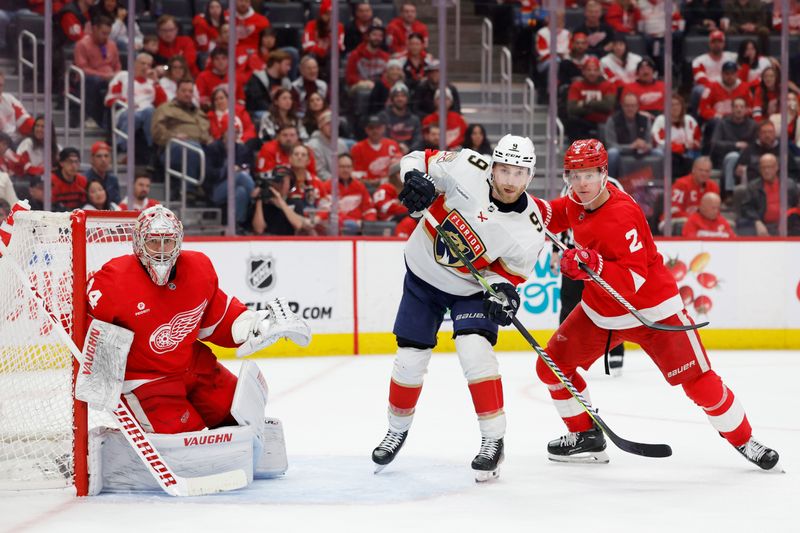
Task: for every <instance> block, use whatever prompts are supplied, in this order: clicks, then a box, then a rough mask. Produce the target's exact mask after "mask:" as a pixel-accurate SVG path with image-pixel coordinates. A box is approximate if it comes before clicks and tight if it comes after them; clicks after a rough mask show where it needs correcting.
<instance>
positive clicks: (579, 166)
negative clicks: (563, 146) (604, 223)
mask: <svg viewBox="0 0 800 533" xmlns="http://www.w3.org/2000/svg"><path fill="white" fill-rule="evenodd" d="M564 183H566V184H567V197H568V198H569V199H570V200H572V201H573V202H575V203H576V204H580V205H582V206H584V207H585V206H587V205H589V204H591V203H592V202H594V201H595V200H597V199H598V198H599V197H600V195H601V194H602V193H603V190H604V189H605V188H606V183H608V153H606V148H605V146H603V143H601V142H600V141H598V140H597V139H580V140H577V141H575V142H573V143H572V144H571V145H570V147H569V148H568V149H567V151H566V153H565V154H564ZM578 183H589V184H593V183H599V184H600V188H599V189H598V191H597V194H596V195H595V197H594V198H592V199H591V200H589V201H588V202H582V201H581V200H580V198H579V197H578V195H577V193H575V191H574V186H575V185H577V184H578Z"/></svg>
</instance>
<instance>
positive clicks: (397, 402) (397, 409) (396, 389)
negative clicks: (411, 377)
mask: <svg viewBox="0 0 800 533" xmlns="http://www.w3.org/2000/svg"><path fill="white" fill-rule="evenodd" d="M421 392H422V383H420V384H419V385H402V384H400V383H398V382H396V381H395V380H392V381H391V382H390V383H389V407H390V409H391V410H392V412H393V413H395V414H397V415H401V416H402V415H411V414H413V413H414V408H415V407H416V406H417V400H419V395H420V393H421Z"/></svg>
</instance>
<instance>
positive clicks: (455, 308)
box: [372, 135, 549, 481]
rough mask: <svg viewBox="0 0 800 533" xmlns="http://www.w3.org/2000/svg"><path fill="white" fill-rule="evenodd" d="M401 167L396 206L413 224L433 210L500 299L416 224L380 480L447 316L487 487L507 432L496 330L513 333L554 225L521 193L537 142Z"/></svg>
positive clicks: (429, 154)
mask: <svg viewBox="0 0 800 533" xmlns="http://www.w3.org/2000/svg"><path fill="white" fill-rule="evenodd" d="M400 165H401V175H402V176H403V177H404V180H405V184H404V187H403V190H402V191H401V193H400V195H399V199H400V201H401V202H402V203H403V204H404V205H405V206H406V207H407V208H408V210H409V211H410V212H411V213H412V215H414V213H417V214H419V213H420V212H421V211H423V210H424V209H428V210H429V211H430V213H431V214H432V215H433V216H434V217H435V218H436V220H438V221H439V223H440V224H441V226H442V227H443V229H444V230H445V231H446V232H447V233H448V234H449V235H450V236H451V238H452V239H453V240H455V242H456V243H457V244H458V245H459V246H460V248H461V251H463V252H464V254H465V256H466V257H467V258H468V259H469V260H470V261H471V262H472V263H473V265H475V267H476V268H477V269H478V270H479V271H481V273H482V275H483V276H484V277H485V278H486V279H487V280H488V281H489V283H491V284H492V287H493V288H494V289H495V291H496V292H497V293H498V294H499V295H500V296H501V298H500V299H497V298H492V297H491V296H490V295H489V294H488V293H484V292H483V290H482V287H481V285H480V284H479V283H478V282H477V281H476V280H475V279H474V278H473V277H472V276H471V275H470V273H469V271H468V270H467V268H466V267H465V266H464V265H463V264H462V263H461V262H460V261H459V259H458V258H457V257H453V256H452V255H451V254H450V253H449V251H448V248H447V246H446V245H445V243H444V242H443V241H442V240H441V238H440V237H438V235H437V233H436V230H435V228H434V227H432V226H431V225H430V223H429V222H427V221H425V220H423V221H422V222H421V223H420V224H418V225H417V228H416V229H415V230H414V232H413V233H412V234H411V237H410V238H409V241H408V244H407V245H406V249H405V260H406V267H407V270H406V276H405V280H404V283H403V297H402V300H401V302H400V307H399V309H398V311H397V318H396V319H395V324H394V329H393V332H394V334H395V336H396V338H397V347H398V348H397V355H396V357H395V360H394V368H393V370H392V378H391V382H390V385H389V431H388V432H387V433H386V436H385V437H384V439H383V441H382V442H381V443H380V444H379V445H378V447H377V448H375V450H374V451H373V452H372V460H373V461H374V462H375V464H376V465H377V467H376V472H379V471H380V470H382V469H383V468H384V467H385V466H386V465H388V464H389V463H390V462H391V461H392V460H393V459H394V458H395V456H396V454H397V452H398V451H399V450H400V448H401V447H402V446H403V443H404V442H405V439H406V436H407V435H408V430H409V428H410V427H411V422H412V419H413V416H414V409H415V407H416V404H417V400H418V399H419V395H420V392H421V390H422V382H423V376H424V375H425V372H426V371H427V367H428V362H429V361H430V357H431V350H432V349H433V347H434V346H436V334H437V332H438V331H439V327H440V326H441V324H442V320H443V318H444V315H445V313H446V312H447V310H448V309H449V310H450V316H451V318H452V320H453V336H454V338H455V345H456V352H457V353H458V358H459V361H460V363H461V367H462V369H463V371H464V376H465V377H466V379H467V382H468V384H469V391H470V394H471V395H472V402H473V404H474V406H475V412H476V414H477V416H478V425H479V426H480V431H481V437H482V438H481V447H480V451H479V453H478V455H477V456H475V459H474V460H473V461H472V469H473V470H474V471H475V473H476V481H485V480H488V479H492V478H494V477H496V476H497V475H498V466H499V464H500V462H501V461H502V460H503V437H504V435H505V430H506V417H505V414H504V412H503V387H502V382H501V379H500V371H499V368H498V363H497V358H496V356H495V354H494V350H493V346H494V344H495V343H496V342H497V331H498V325H502V326H507V325H509V324H511V320H512V319H513V317H514V315H515V313H516V311H517V309H518V308H519V303H520V299H519V295H518V294H517V290H516V286H517V285H519V284H521V283H523V282H524V281H525V280H526V279H527V278H528V277H529V276H530V275H531V274H532V273H533V269H534V265H535V264H536V261H537V257H538V255H539V252H540V251H541V249H542V247H543V245H544V232H543V229H544V227H545V226H546V225H547V222H548V220H547V219H548V218H549V217H548V215H547V213H549V210H548V207H547V204H546V203H544V202H541V201H540V200H536V199H534V198H533V197H532V196H530V195H528V194H527V193H526V192H525V190H526V188H527V187H528V185H529V184H530V182H531V179H532V178H533V173H534V167H535V165H536V155H535V153H534V148H533V143H532V142H531V140H530V139H528V138H527V137H517V136H514V135H506V136H505V137H503V138H502V139H501V140H500V142H499V143H498V144H497V147H496V148H495V150H494V153H493V155H492V157H491V158H488V157H485V156H483V155H481V154H479V153H477V152H474V151H472V150H467V149H464V150H461V151H459V152H447V151H445V152H442V151H437V150H425V151H424V152H422V151H416V152H412V153H410V154H408V155H406V156H405V157H403V159H402V161H401V162H400Z"/></svg>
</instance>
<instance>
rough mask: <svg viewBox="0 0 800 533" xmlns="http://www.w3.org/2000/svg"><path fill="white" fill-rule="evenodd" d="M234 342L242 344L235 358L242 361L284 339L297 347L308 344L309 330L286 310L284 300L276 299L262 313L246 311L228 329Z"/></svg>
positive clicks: (294, 315) (306, 324)
mask: <svg viewBox="0 0 800 533" xmlns="http://www.w3.org/2000/svg"><path fill="white" fill-rule="evenodd" d="M231 335H232V336H233V341H234V342H235V343H237V344H241V346H239V348H237V349H236V357H245V356H247V355H250V354H252V353H255V352H257V351H258V350H261V349H263V348H266V347H267V346H269V345H271V344H273V343H275V342H276V341H277V340H278V339H280V338H282V337H283V338H286V339H289V340H291V341H292V342H294V343H295V344H297V345H298V346H308V343H309V342H311V328H310V327H309V326H308V323H306V321H305V320H303V319H302V318H300V317H299V316H297V315H296V314H294V313H293V312H292V310H291V309H289V303H288V302H287V301H286V298H275V299H274V300H272V301H271V302H269V303H268V304H267V309H265V310H263V311H245V312H244V313H242V314H241V315H239V317H238V318H237V319H236V320H234V322H233V325H232V326H231Z"/></svg>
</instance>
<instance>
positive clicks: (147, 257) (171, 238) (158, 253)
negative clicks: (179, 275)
mask: <svg viewBox="0 0 800 533" xmlns="http://www.w3.org/2000/svg"><path fill="white" fill-rule="evenodd" d="M182 243H183V224H181V221H180V220H178V218H177V217H176V216H175V214H174V213H173V212H172V211H170V210H169V209H167V208H166V207H164V206H162V205H156V206H153V207H150V208H148V209H145V210H144V211H142V212H141V213H140V214H139V218H137V219H136V227H135V228H134V230H133V253H134V254H135V255H136V257H138V258H139V261H141V262H142V265H143V266H144V269H145V270H146V271H147V274H148V275H149V276H150V279H152V280H153V283H155V284H156V285H159V286H161V285H166V283H167V281H168V280H169V275H170V273H171V272H172V267H174V266H175V262H176V261H177V260H178V256H179V255H180V253H181V244H182Z"/></svg>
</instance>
